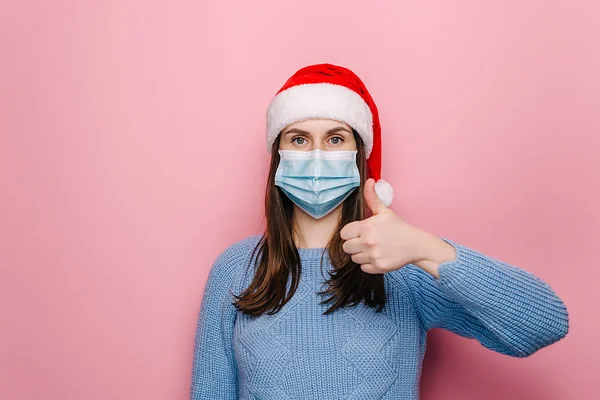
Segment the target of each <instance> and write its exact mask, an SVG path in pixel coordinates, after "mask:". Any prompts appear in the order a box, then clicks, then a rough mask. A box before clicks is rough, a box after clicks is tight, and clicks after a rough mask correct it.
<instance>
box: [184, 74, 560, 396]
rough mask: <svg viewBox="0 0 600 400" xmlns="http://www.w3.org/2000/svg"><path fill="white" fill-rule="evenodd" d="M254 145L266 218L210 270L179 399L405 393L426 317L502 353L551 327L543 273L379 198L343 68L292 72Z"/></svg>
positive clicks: (365, 107)
mask: <svg viewBox="0 0 600 400" xmlns="http://www.w3.org/2000/svg"><path fill="white" fill-rule="evenodd" d="M267 148H268V149H269V151H270V152H271V154H272V158H271V169H270V172H269V176H268V179H267V185H266V201H265V212H266V218H267V227H266V230H265V232H264V233H263V234H262V235H255V236H250V237H248V238H246V239H244V240H241V241H238V242H236V243H234V244H232V245H231V246H229V247H228V248H227V249H225V250H224V251H223V252H222V253H221V254H220V255H219V257H218V258H217V259H216V261H215V263H214V265H213V266H212V269H211V271H210V274H209V277H208V282H207V284H206V286H205V290H204V296H203V299H202V304H201V307H200V312H199V317H198V326H197V332H196V341H195V350H194V361H193V371H192V382H191V398H192V399H194V400H196V399H206V400H208V399H210V400H213V399H220V400H222V399H245V400H258V399H261V400H264V399H277V400H282V399H417V398H418V397H419V380H420V376H421V366H422V361H423V357H424V354H425V345H426V333H427V331H428V330H429V329H431V328H436V327H437V328H443V329H447V330H449V331H452V332H454V333H456V334H458V335H460V336H463V337H465V338H472V339H476V340H477V341H479V342H480V343H481V344H482V345H483V346H485V347H486V348H489V349H491V350H494V351H496V352H499V353H502V354H506V355H509V356H513V357H527V356H529V355H531V354H533V353H534V352H536V351H537V350H539V349H541V348H543V347H545V346H548V345H550V344H552V343H554V342H556V341H558V340H559V339H561V338H563V337H564V336H565V335H566V334H567V332H568V329H569V319H568V313H567V309H566V307H565V305H564V303H563V302H562V301H561V299H560V298H559V297H558V296H557V295H556V293H555V292H554V291H553V290H552V289H551V288H550V286H548V284H546V283H545V282H544V281H542V280H541V279H539V278H538V277H536V276H535V275H533V274H531V273H529V272H527V271H525V270H523V269H521V268H518V267H516V266H513V265H509V264H507V263H505V262H502V261H500V260H497V259H494V258H491V257H489V256H486V255H484V254H482V253H480V252H478V251H476V250H474V249H470V248H468V247H466V246H464V245H460V244H458V243H456V242H454V241H452V240H450V239H447V238H438V237H436V236H434V235H432V234H430V233H428V232H426V231H424V230H421V229H418V228H417V227H414V226H411V225H410V224H408V223H407V222H405V221H403V220H402V219H401V218H400V217H398V216H397V215H396V214H395V213H394V212H393V211H392V210H391V209H389V208H388V205H389V204H390V203H391V201H392V198H393V190H392V188H391V186H390V185H389V184H388V183H387V182H385V181H384V180H383V179H381V177H380V169H381V132H380V126H379V117H378V113H377V108H376V106H375V103H374V102H373V99H372V98H371V96H370V94H369V92H368V91H367V89H366V88H365V86H364V84H363V83H362V81H361V80H360V79H359V78H358V77H357V76H356V75H355V74H354V73H353V72H352V71H350V70H348V69H346V68H343V67H340V66H335V65H331V64H319V65H312V66H308V67H305V68H302V69H300V70H299V71H297V72H296V73H295V74H294V75H293V76H292V77H291V78H290V79H289V80H288V81H287V82H286V83H285V85H284V86H283V87H282V88H281V89H280V90H279V92H277V94H276V96H275V98H274V99H273V101H272V102H271V104H270V105H269V109H268V112H267ZM367 213H369V214H368V215H367Z"/></svg>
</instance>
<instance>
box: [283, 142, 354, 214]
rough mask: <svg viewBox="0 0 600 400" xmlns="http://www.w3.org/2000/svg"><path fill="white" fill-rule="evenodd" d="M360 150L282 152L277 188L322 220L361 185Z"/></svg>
mask: <svg viewBox="0 0 600 400" xmlns="http://www.w3.org/2000/svg"><path fill="white" fill-rule="evenodd" d="M356 153H357V150H339V151H324V150H320V149H315V150H312V151H301V150H279V156H280V161H279V166H278V167H277V171H276V173H275V185H276V186H279V187H280V188H281V190H283V192H284V193H285V194H286V195H287V197H288V198H289V199H290V200H292V201H293V202H294V203H295V204H296V205H297V206H298V207H300V208H301V209H303V210H304V211H306V212H307V213H308V214H309V215H311V216H312V217H313V218H317V219H318V218H322V217H324V216H325V215H327V214H329V213H330V212H331V211H333V210H334V209H335V208H336V207H337V206H339V205H340V204H341V203H342V202H343V201H344V200H345V199H346V198H347V197H348V196H349V195H350V194H351V193H352V191H353V190H354V188H356V187H358V186H360V172H359V171H358V167H357V165H356Z"/></svg>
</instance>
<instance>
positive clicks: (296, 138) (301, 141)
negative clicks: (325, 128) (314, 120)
mask: <svg viewBox="0 0 600 400" xmlns="http://www.w3.org/2000/svg"><path fill="white" fill-rule="evenodd" d="M294 140H299V142H298V141H297V142H296V143H297V144H304V138H301V137H295V138H293V139H292V143H293V142H294Z"/></svg>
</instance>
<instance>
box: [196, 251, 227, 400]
mask: <svg viewBox="0 0 600 400" xmlns="http://www.w3.org/2000/svg"><path fill="white" fill-rule="evenodd" d="M229 253H230V251H224V252H223V253H221V254H220V255H219V257H218V258H217V259H216V261H215V262H214V264H213V266H212V268H211V270H210V272H209V275H208V280H207V282H206V285H205V288H204V294H203V297H202V301H201V305H200V311H199V313H198V320H197V327H196V336H195V342H194V357H193V366H192V381H191V390H190V399H191V400H201V399H202V400H204V399H223V400H228V399H231V400H233V399H237V398H238V387H237V369H236V363H235V359H234V356H233V344H232V337H233V327H234V322H235V317H236V311H237V310H236V308H235V307H234V306H233V305H232V304H231V303H232V301H233V298H232V296H231V295H230V285H231V282H232V281H233V274H234V272H235V266H236V261H238V260H236V259H235V257H233V258H232V257H230V256H229Z"/></svg>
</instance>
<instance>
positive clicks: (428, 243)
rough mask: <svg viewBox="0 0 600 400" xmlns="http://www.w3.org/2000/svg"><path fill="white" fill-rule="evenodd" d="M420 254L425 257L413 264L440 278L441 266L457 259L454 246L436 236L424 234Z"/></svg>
mask: <svg viewBox="0 0 600 400" xmlns="http://www.w3.org/2000/svg"><path fill="white" fill-rule="evenodd" d="M420 248H421V251H419V253H420V254H423V256H422V257H421V258H420V259H419V260H417V261H415V262H414V263H413V264H415V265H416V266H418V267H419V268H421V269H423V270H424V271H426V272H428V273H429V274H431V275H433V276H434V277H435V278H439V277H440V275H439V269H438V267H439V265H440V264H441V263H444V262H448V261H452V260H454V259H456V250H455V249H454V246H452V245H451V244H450V243H448V242H446V241H445V240H443V239H440V238H438V237H437V236H435V235H431V234H429V233H427V232H424V235H423V239H422V240H421V243H420Z"/></svg>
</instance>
